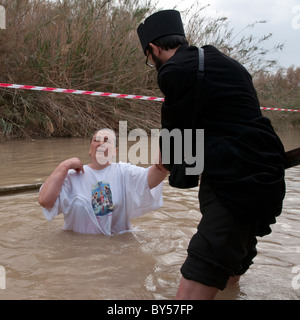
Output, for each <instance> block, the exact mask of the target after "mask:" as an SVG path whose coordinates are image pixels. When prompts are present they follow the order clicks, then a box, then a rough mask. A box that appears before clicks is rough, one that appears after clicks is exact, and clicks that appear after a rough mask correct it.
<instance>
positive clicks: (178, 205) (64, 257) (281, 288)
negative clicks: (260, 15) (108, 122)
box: [0, 132, 300, 300]
mask: <svg viewBox="0 0 300 320" xmlns="http://www.w3.org/2000/svg"><path fill="white" fill-rule="evenodd" d="M281 137H282V139H283V142H284V144H285V147H286V149H287V150H288V149H292V148H296V147H298V146H299V144H298V142H299V141H300V139H299V138H300V132H296V134H295V132H293V133H292V134H289V133H283V134H281ZM0 148H1V152H0V186H6V185H13V184H20V183H21V184H23V183H36V182H43V181H44V180H45V178H46V177H47V176H48V175H49V174H50V173H51V172H52V170H53V169H54V168H55V167H56V165H57V164H58V163H59V162H60V161H62V160H64V159H66V158H69V157H73V156H78V157H79V158H81V159H82V161H83V162H85V163H87V162H88V161H89V160H88V149H89V141H88V140H85V139H57V140H43V141H36V142H34V143H32V142H24V141H14V142H6V143H3V144H1V145H0ZM286 182H287V195H286V198H285V202H284V210H283V213H282V215H281V216H280V217H279V218H278V222H277V224H276V225H274V226H273V233H272V234H271V235H269V236H267V237H264V238H262V239H260V238H259V243H258V251H259V254H258V256H257V257H256V258H255V260H254V262H255V263H254V265H253V266H251V268H250V270H249V271H248V272H247V273H246V275H244V276H243V277H242V279H241V281H240V284H239V285H237V286H232V287H230V288H227V289H226V290H224V291H223V292H220V293H219V294H218V296H217V299H247V300H248V299H299V298H300V289H298V287H297V281H296V280H297V279H295V276H296V274H295V273H293V267H295V266H300V244H299V243H300V207H299V201H300V200H299V199H300V196H299V195H300V166H298V167H295V168H291V169H289V170H287V171H286ZM197 193H198V190H197V188H194V189H189V190H185V191H183V190H180V189H174V188H170V187H169V185H168V182H167V180H166V182H165V187H164V206H163V207H162V208H160V209H159V210H157V211H155V212H152V213H149V214H147V215H145V216H143V217H140V218H138V219H135V220H134V221H133V225H134V226H136V227H137V231H136V232H134V233H127V234H122V235H116V236H112V237H107V236H99V235H82V234H77V233H74V232H66V231H62V225H63V218H62V217H57V218H56V219H55V220H53V221H51V222H48V221H47V220H46V219H45V218H44V217H43V215H42V211H41V208H40V207H39V205H38V202H37V199H38V195H37V192H28V193H22V194H17V195H7V196H2V197H0V265H2V266H4V267H5V269H6V289H5V290H0V299H173V298H174V296H175V294H176V290H177V286H178V282H179V279H180V271H179V269H180V266H181V264H182V263H183V261H184V259H185V257H186V248H187V245H188V242H189V240H190V238H191V236H192V235H193V233H194V232H195V230H196V227H197V225H198V222H199V219H200V218H201V214H200V212H199V209H198V206H199V204H198V200H197V199H198V197H197ZM295 281H296V282H295ZM295 284H296V285H295ZM299 285H300V283H299Z"/></svg>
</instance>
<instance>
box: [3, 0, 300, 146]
mask: <svg viewBox="0 0 300 320" xmlns="http://www.w3.org/2000/svg"><path fill="white" fill-rule="evenodd" d="M1 5H3V6H4V8H5V10H6V29H5V30H0V59H1V63H0V82H1V83H16V84H26V85H37V86H47V87H56V88H66V89H79V90H89V91H104V92H116V93H124V94H136V95H148V96H159V97H160V96H161V93H160V91H159V89H158V86H157V83H156V72H154V71H153V70H151V69H150V68H147V67H146V66H145V57H144V56H143V54H142V50H141V47H140V43H139V41H138V37H137V34H136V28H137V26H138V25H139V23H140V22H142V21H143V20H144V19H145V17H146V16H148V15H149V14H151V13H153V12H155V11H157V10H159V9H160V8H159V7H157V4H156V3H154V1H152V0H60V1H59V0H57V1H49V0H4V1H1ZM205 10H206V7H201V5H200V2H199V3H198V2H197V1H195V5H194V6H193V7H192V8H190V9H189V10H187V11H185V12H183V13H182V15H183V19H184V23H185V27H186V33H187V37H188V39H189V41H190V43H191V44H193V45H198V46H200V45H204V44H212V45H215V46H216V47H217V48H218V49H220V50H221V51H223V52H224V53H225V54H228V55H230V56H232V57H233V58H235V59H237V60H238V61H240V62H241V63H243V64H244V65H245V66H246V67H247V68H248V70H249V71H250V73H251V74H252V76H253V79H254V82H255V86H256V89H257V92H258V96H259V98H260V101H261V105H262V106H264V107H279V108H293V109H298V108H300V93H299V90H300V89H299V88H300V87H299V83H300V68H295V67H294V66H291V67H290V68H288V69H283V68H280V67H279V66H277V65H276V61H274V60H268V59H267V57H268V53H273V52H276V51H278V50H282V49H283V45H281V44H278V45H276V46H274V47H273V48H271V49H265V46H266V44H267V43H268V41H269V40H270V38H271V37H272V34H271V33H270V34H268V35H264V36H262V37H260V38H257V37H254V36H253V35H251V34H250V35H248V36H246V35H243V31H245V30H249V29H251V28H255V25H256V24H257V23H266V22H265V21H256V22H254V23H253V24H252V25H249V26H246V27H245V30H242V31H236V30H233V29H232V28H231V27H230V22H229V21H228V19H227V18H226V17H209V16H207V15H206V13H205ZM191 13H192V14H191ZM265 114H266V115H267V116H269V117H271V120H272V121H273V124H274V126H275V127H277V126H279V127H280V126H282V124H283V123H285V126H299V125H300V115H299V114H295V113H293V114H291V113H289V114H288V113H281V112H280V113H279V112H273V113H271V112H266V113H265ZM282 120H284V121H282ZM119 121H127V123H128V129H129V130H131V129H134V128H136V127H138V128H142V129H145V130H146V131H147V130H149V129H151V128H160V103H159V102H152V101H141V100H137V101H135V100H127V99H115V98H105V97H91V96H82V95H72V94H59V93H51V92H43V93H42V92H34V91H24V90H14V89H4V88H1V89H0V140H6V139H13V138H27V139H36V138H45V137H86V136H89V135H90V133H91V132H93V131H94V130H95V129H97V128H100V127H111V128H112V129H114V130H116V129H117V128H118V123H119Z"/></svg>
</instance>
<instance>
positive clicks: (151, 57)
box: [149, 50, 164, 71]
mask: <svg viewBox="0 0 300 320" xmlns="http://www.w3.org/2000/svg"><path fill="white" fill-rule="evenodd" d="M149 60H151V61H152V63H153V64H154V65H155V68H156V70H157V71H158V70H159V68H160V67H161V66H162V65H163V64H164V63H163V61H162V60H161V59H160V58H159V57H158V56H156V55H155V54H154V53H153V51H152V50H150V53H149Z"/></svg>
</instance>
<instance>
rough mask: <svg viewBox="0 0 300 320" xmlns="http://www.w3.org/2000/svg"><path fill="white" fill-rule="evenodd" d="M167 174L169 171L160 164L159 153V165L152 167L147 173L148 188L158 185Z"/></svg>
mask: <svg viewBox="0 0 300 320" xmlns="http://www.w3.org/2000/svg"><path fill="white" fill-rule="evenodd" d="M168 173H169V171H168V170H167V169H166V168H165V167H164V166H163V165H162V163H161V154H160V153H159V163H157V164H154V165H152V166H151V167H150V169H149V172H148V177H147V179H148V185H149V188H150V189H152V188H155V187H156V186H157V185H159V184H160V183H161V182H162V181H163V180H164V179H165V177H166V176H167V175H168Z"/></svg>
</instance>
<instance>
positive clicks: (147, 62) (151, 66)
mask: <svg viewBox="0 0 300 320" xmlns="http://www.w3.org/2000/svg"><path fill="white" fill-rule="evenodd" d="M149 54H150V50H148V54H147V59H146V65H147V66H148V67H150V68H154V67H155V64H154V63H152V62H150V61H149Z"/></svg>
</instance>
